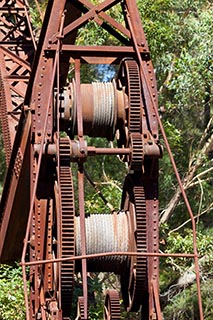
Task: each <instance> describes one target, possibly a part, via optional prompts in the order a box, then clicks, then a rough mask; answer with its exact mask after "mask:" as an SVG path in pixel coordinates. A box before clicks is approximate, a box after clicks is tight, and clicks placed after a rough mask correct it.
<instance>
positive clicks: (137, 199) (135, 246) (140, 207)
mask: <svg viewBox="0 0 213 320" xmlns="http://www.w3.org/2000/svg"><path fill="white" fill-rule="evenodd" d="M123 190H124V191H123V197H122V205H121V209H122V210H124V211H127V212H128V214H129V218H130V221H131V224H132V227H131V233H132V237H133V241H132V242H131V244H130V250H131V251H137V252H140V253H141V252H147V230H146V226H147V217H146V197H145V191H144V186H143V182H142V181H141V179H140V178H138V175H131V174H128V175H127V177H126V179H125V183H124V189H123ZM121 288H122V294H123V300H124V305H125V307H126V308H127V310H128V311H138V310H139V308H140V306H141V305H142V304H143V299H144V297H145V296H146V293H147V290H148V288H147V257H143V256H138V257H131V258H130V260H129V278H128V285H127V279H126V275H124V276H123V275H121Z"/></svg>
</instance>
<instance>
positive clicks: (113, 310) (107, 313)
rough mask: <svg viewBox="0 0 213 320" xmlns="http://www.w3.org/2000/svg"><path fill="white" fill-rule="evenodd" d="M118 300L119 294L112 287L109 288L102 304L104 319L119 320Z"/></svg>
mask: <svg viewBox="0 0 213 320" xmlns="http://www.w3.org/2000/svg"><path fill="white" fill-rule="evenodd" d="M120 318H121V311H120V301H119V294H118V292H117V291H116V290H114V289H109V290H107V292H106V298H105V304H104V320H120Z"/></svg>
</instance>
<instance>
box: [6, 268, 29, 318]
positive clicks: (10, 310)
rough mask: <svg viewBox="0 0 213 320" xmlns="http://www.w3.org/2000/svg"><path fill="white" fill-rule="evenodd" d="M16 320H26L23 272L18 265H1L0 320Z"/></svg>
mask: <svg viewBox="0 0 213 320" xmlns="http://www.w3.org/2000/svg"><path fill="white" fill-rule="evenodd" d="M14 319H16V320H24V319H25V305H24V294H23V282H22V271H21V268H20V267H19V266H17V265H16V266H15V267H12V266H7V265H0V320H14Z"/></svg>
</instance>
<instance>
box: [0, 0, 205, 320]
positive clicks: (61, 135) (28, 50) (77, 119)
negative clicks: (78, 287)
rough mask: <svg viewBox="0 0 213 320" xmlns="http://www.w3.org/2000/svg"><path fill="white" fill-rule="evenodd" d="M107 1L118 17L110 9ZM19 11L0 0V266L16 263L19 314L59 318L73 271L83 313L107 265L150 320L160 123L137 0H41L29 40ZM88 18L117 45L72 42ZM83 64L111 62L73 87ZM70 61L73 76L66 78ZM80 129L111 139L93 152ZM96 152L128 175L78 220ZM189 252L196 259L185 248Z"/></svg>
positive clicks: (113, 309)
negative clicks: (110, 204)
mask: <svg viewBox="0 0 213 320" xmlns="http://www.w3.org/2000/svg"><path fill="white" fill-rule="evenodd" d="M35 2H36V4H38V2H37V1H35ZM115 6H119V10H120V12H121V13H122V16H123V21H122V22H120V21H119V22H118V21H117V20H116V19H115V18H114V17H113V15H111V14H110V13H111V10H112V9H113V7H115ZM29 9H30V7H29V4H28V2H27V1H26V0H2V1H1V3H0V84H1V87H0V118H1V128H2V135H3V141H4V148H5V159H6V166H7V173H6V178H5V182H4V188H3V193H2V199H1V206H0V217H1V229H0V237H1V242H0V257H1V262H2V263H10V262H12V261H15V260H21V265H22V269H23V280H24V287H25V302H26V319H30V320H32V319H42V320H44V319H51V320H56V319H58V320H62V319H63V320H66V319H70V314H71V310H72V308H73V304H72V301H73V292H74V289H75V281H74V276H75V273H77V272H80V273H81V278H82V284H83V293H82V296H80V297H78V301H77V306H76V307H77V316H76V319H85V320H86V319H88V318H89V302H88V279H87V274H88V272H113V273H114V274H116V275H118V277H119V279H120V291H121V295H122V299H123V301H124V306H125V309H126V310H127V311H128V312H138V311H140V312H141V319H143V320H151V319H152V320H154V319H158V320H160V319H162V314H161V310H160V301H159V256H161V254H160V253H159V221H158V171H159V170H158V160H159V158H161V157H162V153H163V150H162V146H161V144H160V143H159V134H158V126H160V128H161V129H162V124H161V120H160V117H159V114H158V103H157V86H156V79H155V73H154V69H153V65H152V61H151V57H150V52H149V48H148V45H147V41H146V38H145V34H144V31H143V27H142V23H141V20H140V15H139V11H138V9H137V4H136V1H135V0H104V1H99V2H98V3H96V4H94V3H93V2H91V1H89V0H60V1H59V0H49V1H48V3H47V8H46V13H45V17H44V20H43V24H42V29H41V32H40V36H39V39H37V38H36V37H35V35H34V29H33V27H32V25H31V20H30V12H29ZM90 21H94V23H95V24H96V25H97V26H99V27H100V28H102V29H104V30H105V32H107V33H109V35H110V36H111V37H113V38H114V39H115V40H116V41H115V43H116V45H103V46H101V45H96V44H95V43H94V44H93V45H77V44H76V41H77V38H78V36H79V34H80V33H81V32H83V30H84V27H85V26H87V24H88V23H89V22H90ZM84 64H97V65H99V64H101V65H102V64H106V65H114V66H115V67H116V69H117V74H116V76H115V77H114V78H113V79H112V80H111V81H109V82H93V83H82V81H81V70H82V65H84ZM71 65H72V67H73V69H74V72H73V74H74V76H73V79H70V78H69V77H68V75H69V71H70V66H71ZM162 130H163V129H162ZM162 132H163V137H164V131H162ZM86 136H88V137H99V138H103V139H104V138H106V139H107V140H108V141H116V143H117V146H116V147H113V148H108V147H106V148H98V147H96V146H94V145H89V144H88V143H87V139H86ZM165 144H166V146H167V140H166V143H165ZM99 155H118V156H119V157H120V159H122V161H124V162H125V163H126V164H127V166H128V173H127V174H126V176H125V177H124V178H123V181H124V182H123V192H122V197H121V207H120V210H119V211H117V212H112V213H109V214H104V213H103V214H90V215H88V216H87V215H85V207H84V203H85V192H84V183H85V182H84V180H85V169H84V166H85V163H86V162H89V161H90V159H91V156H99ZM71 162H72V163H73V165H72V167H73V166H75V167H76V170H77V187H76V186H74V183H73V173H72V169H71V165H70V164H71ZM74 194H75V197H74ZM75 198H76V199H77V206H78V210H76V209H75ZM77 211H78V212H77ZM189 256H190V257H194V259H195V262H196V263H197V253H196V250H195V252H194V253H193V254H191V255H189ZM27 266H28V268H29V269H28V270H27V271H26V268H27ZM27 273H28V281H27ZM27 283H29V289H28V284H27ZM198 284H199V276H198ZM28 290H29V293H28ZM28 299H29V301H28ZM201 309H202V308H201ZM201 313H202V310H201ZM120 318H121V311H120V296H119V293H118V292H117V291H116V290H115V289H111V288H109V289H108V290H107V291H106V297H105V303H104V319H120Z"/></svg>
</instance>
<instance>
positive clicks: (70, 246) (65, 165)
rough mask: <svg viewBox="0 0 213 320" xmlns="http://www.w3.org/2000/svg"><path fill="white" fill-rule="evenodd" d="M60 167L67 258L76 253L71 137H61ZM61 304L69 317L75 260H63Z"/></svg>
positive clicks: (64, 255)
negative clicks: (70, 158)
mask: <svg viewBox="0 0 213 320" xmlns="http://www.w3.org/2000/svg"><path fill="white" fill-rule="evenodd" d="M59 150H60V168H59V186H60V188H59V198H60V202H59V203H60V208H61V216H60V217H59V221H60V227H59V228H60V233H61V235H60V242H61V257H62V258H67V257H71V256H74V255H75V236H74V216H75V209H74V194H73V181H72V173H71V168H70V161H69V157H70V149H69V138H62V139H60V146H59ZM60 269H61V270H60V283H61V306H62V310H63V317H68V316H69V315H70V311H71V302H72V293H73V287H74V270H75V264H74V261H63V262H62V263H61V268H60Z"/></svg>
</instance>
